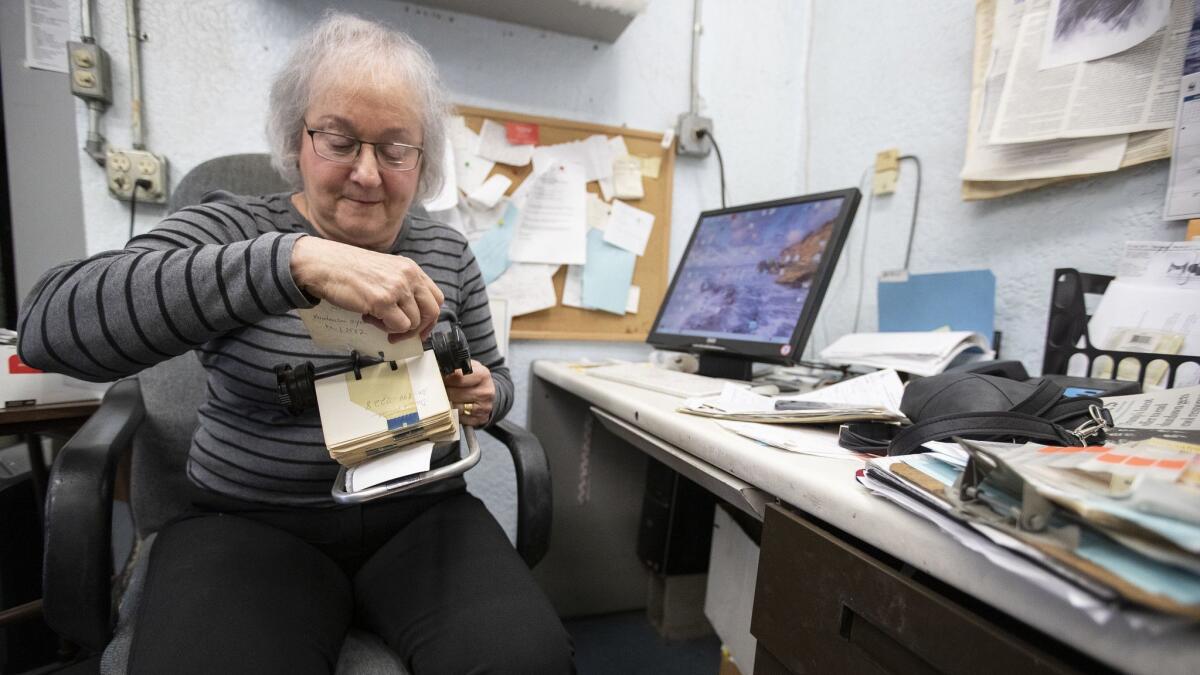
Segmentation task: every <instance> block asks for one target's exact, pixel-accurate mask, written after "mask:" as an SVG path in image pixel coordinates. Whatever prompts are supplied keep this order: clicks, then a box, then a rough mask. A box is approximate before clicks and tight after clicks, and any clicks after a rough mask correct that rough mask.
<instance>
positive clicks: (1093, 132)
mask: <svg viewBox="0 0 1200 675" xmlns="http://www.w3.org/2000/svg"><path fill="white" fill-rule="evenodd" d="M1049 2H1050V0H1030V4H1029V7H1028V8H1027V9H1026V10H1025V14H1024V16H1023V17H1022V19H1021V27H1020V30H1019V31H1018V34H1017V42H1016V48H1015V49H1014V50H1013V56H1012V61H1011V63H1010V65H1009V68H1008V78H1007V80H1006V81H1005V83H1004V91H1003V93H1002V94H1001V97H1000V109H999V113H998V117H997V120H996V123H995V125H994V128H993V129H992V135H991V138H990V141H991V142H992V143H1025V142H1030V141H1045V140H1051V139H1055V138H1079V137H1086V136H1111V135H1113V134H1123V133H1131V132H1134V131H1147V130H1151V129H1166V128H1168V127H1171V126H1173V125H1174V123H1175V108H1176V97H1177V95H1178V92H1179V73H1180V72H1182V71H1181V69H1182V67H1183V57H1184V51H1185V47H1186V45H1187V37H1188V33H1189V30H1190V27H1191V19H1192V9H1193V7H1192V3H1190V2H1176V3H1174V5H1173V6H1172V10H1171V21H1170V24H1169V25H1168V26H1167V27H1166V28H1164V29H1163V30H1161V31H1159V32H1158V33H1155V34H1154V36H1153V37H1151V38H1150V39H1148V40H1146V41H1144V42H1142V43H1141V44H1139V45H1137V46H1136V47H1134V48H1132V49H1129V50H1127V51H1124V52H1121V53H1120V54H1116V55H1114V56H1110V57H1108V58H1105V59H1101V60H1099V61H1092V62H1088V63H1079V64H1074V65H1069V66H1062V67H1059V68H1051V69H1049V70H1039V69H1038V63H1039V62H1040V60H1041V47H1042V43H1043V40H1044V37H1045V30H1047V26H1048V21H1047V18H1048V16H1049V12H1048V8H1049Z"/></svg>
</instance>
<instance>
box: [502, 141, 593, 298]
mask: <svg viewBox="0 0 1200 675" xmlns="http://www.w3.org/2000/svg"><path fill="white" fill-rule="evenodd" d="M582 174H583V170H582V169H581V168H580V167H579V166H578V165H576V164H571V163H563V164H558V165H556V166H554V167H553V168H551V169H549V170H547V171H544V172H543V173H541V174H538V176H537V177H536V179H534V180H535V183H534V185H533V186H532V187H531V188H530V190H529V194H528V196H527V197H526V199H525V206H524V207H523V208H522V210H521V217H520V219H519V223H518V225H517V232H516V234H515V235H514V236H513V241H512V246H511V247H510V248H509V251H508V257H509V259H510V260H512V261H513V262H530V263H549V264H566V265H582V264H583V263H584V262H586V261H587V201H586V198H585V195H586V194H587V192H586V190H585V189H584V181H583V175H582ZM514 316H516V314H514Z"/></svg>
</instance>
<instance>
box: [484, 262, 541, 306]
mask: <svg viewBox="0 0 1200 675" xmlns="http://www.w3.org/2000/svg"><path fill="white" fill-rule="evenodd" d="M551 269H552V268H551ZM488 297H490V298H502V299H504V300H506V301H507V302H508V311H509V314H510V315H511V316H522V315H525V314H531V313H533V312H538V311H541V310H543V309H549V308H550V307H553V306H555V305H556V304H558V297H557V295H556V294H555V292H554V280H553V273H550V274H547V266H545V265H511V266H510V267H509V268H508V270H507V271H506V272H505V273H504V274H502V275H500V278H499V279H496V280H495V281H493V282H492V283H491V284H489V285H488Z"/></svg>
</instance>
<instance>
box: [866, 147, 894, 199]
mask: <svg viewBox="0 0 1200 675" xmlns="http://www.w3.org/2000/svg"><path fill="white" fill-rule="evenodd" d="M899 177H900V151H899V150H898V149H896V148H890V149H888V150H884V151H882V152H880V153H878V154H876V155H875V179H874V180H873V181H871V191H872V192H873V193H874V194H877V195H890V194H892V193H893V192H895V191H896V181H897V179H898V178H899Z"/></svg>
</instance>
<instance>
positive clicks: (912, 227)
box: [900, 155, 921, 272]
mask: <svg viewBox="0 0 1200 675" xmlns="http://www.w3.org/2000/svg"><path fill="white" fill-rule="evenodd" d="M906 159H908V160H912V163H913V164H915V165H916V167H917V191H916V193H915V194H914V195H913V207H912V222H911V223H910V224H909V226H908V246H907V247H906V248H905V251H904V270H905V271H906V272H907V271H908V263H909V261H910V260H911V259H912V247H913V239H915V238H916V235H917V208H918V207H919V206H920V205H921V160H920V159H919V158H918V157H917V156H916V155H901V156H900V161H904V160H906Z"/></svg>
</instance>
